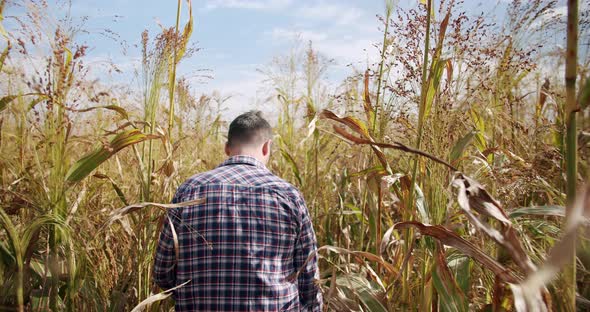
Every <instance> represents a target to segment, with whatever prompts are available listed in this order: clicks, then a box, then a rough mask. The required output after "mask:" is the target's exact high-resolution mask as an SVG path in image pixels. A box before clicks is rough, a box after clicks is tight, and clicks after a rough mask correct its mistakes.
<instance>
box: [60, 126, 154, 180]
mask: <svg viewBox="0 0 590 312" xmlns="http://www.w3.org/2000/svg"><path fill="white" fill-rule="evenodd" d="M157 138H159V136H157V135H149V134H144V133H142V132H141V131H139V130H137V129H132V130H125V131H122V132H121V133H119V134H117V135H116V136H115V137H114V138H113V139H112V140H111V142H110V143H109V144H108V145H107V146H102V147H100V148H98V149H97V150H95V151H93V152H91V153H89V154H87V155H86V156H84V157H82V158H81V159H80V160H78V161H77V162H76V163H75V164H74V165H73V166H72V167H71V168H70V170H69V171H68V173H67V175H66V180H67V181H70V182H78V181H80V180H82V179H84V178H85V177H86V176H88V175H89V174H90V173H91V172H92V171H93V170H94V169H96V168H97V167H98V166H100V165H101V164H102V163H103V162H105V161H106V160H107V159H109V158H110V157H111V156H113V155H115V154H116V153H117V152H118V151H120V150H122V149H123V148H125V147H127V146H130V145H133V144H137V143H140V142H143V141H147V140H152V139H157Z"/></svg>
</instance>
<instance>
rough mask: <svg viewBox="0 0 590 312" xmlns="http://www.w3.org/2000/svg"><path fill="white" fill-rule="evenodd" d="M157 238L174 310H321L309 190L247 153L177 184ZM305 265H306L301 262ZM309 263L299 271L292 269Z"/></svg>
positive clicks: (158, 273) (158, 268) (158, 260)
mask: <svg viewBox="0 0 590 312" xmlns="http://www.w3.org/2000/svg"><path fill="white" fill-rule="evenodd" d="M197 198H205V199H206V202H205V203H204V204H200V205H195V206H188V207H184V208H177V209H170V210H169V211H168V217H169V218H170V220H171V221H172V223H173V226H174V229H175V232H176V234H177V237H178V258H177V253H176V251H175V248H174V239H173V234H172V231H171V229H170V225H169V222H168V220H165V222H164V226H163V229H162V233H161V234H160V241H159V243H158V247H157V251H156V257H155V263H154V281H155V282H156V284H157V285H158V286H160V288H162V289H169V288H172V287H174V286H176V285H179V284H181V283H183V282H185V281H188V280H190V282H189V283H188V284H187V285H185V286H183V287H181V288H179V289H177V290H175V291H174V299H175V300H176V306H175V308H176V311H178V312H182V311H321V309H322V297H321V293H320V290H319V288H318V286H317V285H316V284H315V280H316V279H318V278H319V272H318V267H317V260H316V259H317V257H315V256H314V257H313V259H312V261H310V262H308V263H307V264H305V261H306V259H307V258H308V256H309V255H311V254H314V255H315V250H316V248H317V246H316V237H315V233H314V231H313V227H312V224H311V221H310V219H309V213H308V211H307V208H306V206H305V202H304V200H303V197H302V196H301V194H300V193H299V191H298V190H297V189H296V188H295V187H294V186H292V185H291V184H289V183H287V182H285V181H284V180H282V179H280V178H278V177H277V176H275V175H273V174H272V173H271V172H270V171H269V170H268V169H267V168H266V167H265V166H264V165H263V164H262V163H261V162H259V161H258V160H256V159H255V158H253V157H249V156H234V157H230V158H229V159H227V160H226V161H225V162H224V163H222V164H221V165H220V166H219V167H217V168H216V169H214V170H212V171H208V172H204V173H201V174H197V175H195V176H193V177H191V178H190V179H188V180H187V181H186V182H184V183H183V184H182V185H181V186H180V187H179V188H178V191H177V193H176V196H175V197H174V200H173V202H174V203H181V202H185V201H189V200H194V199H197ZM304 265H305V268H303V266H304ZM301 268H303V270H302V271H301V274H299V275H298V277H297V278H293V276H294V274H295V273H296V272H297V271H298V270H299V269H301Z"/></svg>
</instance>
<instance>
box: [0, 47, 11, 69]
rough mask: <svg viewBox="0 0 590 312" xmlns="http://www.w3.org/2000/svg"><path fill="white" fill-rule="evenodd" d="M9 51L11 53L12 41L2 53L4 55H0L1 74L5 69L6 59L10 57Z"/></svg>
mask: <svg viewBox="0 0 590 312" xmlns="http://www.w3.org/2000/svg"><path fill="white" fill-rule="evenodd" d="M8 51H10V41H9V42H8V44H7V45H6V48H4V51H2V54H1V55H0V72H1V71H2V68H4V62H5V61H6V57H8Z"/></svg>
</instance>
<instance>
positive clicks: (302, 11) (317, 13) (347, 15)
mask: <svg viewBox="0 0 590 312" xmlns="http://www.w3.org/2000/svg"><path fill="white" fill-rule="evenodd" d="M362 13H363V11H362V10H360V9H358V8H356V7H351V6H344V5H342V4H340V3H337V2H334V3H327V2H323V1H322V2H319V3H314V4H313V5H307V6H303V7H301V8H299V9H297V10H296V11H295V15H296V16H300V17H303V18H307V19H314V20H321V21H327V22H333V23H334V24H338V25H346V24H351V23H354V22H356V21H358V20H359V19H360V18H361V17H362V15H363V14H362Z"/></svg>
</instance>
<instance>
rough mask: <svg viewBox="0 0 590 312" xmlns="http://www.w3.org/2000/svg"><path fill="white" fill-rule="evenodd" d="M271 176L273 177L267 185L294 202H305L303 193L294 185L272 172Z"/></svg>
mask: <svg viewBox="0 0 590 312" xmlns="http://www.w3.org/2000/svg"><path fill="white" fill-rule="evenodd" d="M272 176H273V178H272V179H270V181H269V182H268V183H267V184H266V186H267V187H269V188H272V189H273V190H275V191H276V192H278V193H280V194H282V195H284V196H286V197H288V198H289V199H290V200H292V201H294V202H296V203H299V202H303V203H304V202H305V200H304V198H303V194H302V193H301V191H300V190H299V189H298V188H297V187H296V186H295V185H293V184H291V183H289V182H287V181H286V180H284V179H282V178H280V177H278V176H276V175H274V174H273V175H272Z"/></svg>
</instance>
